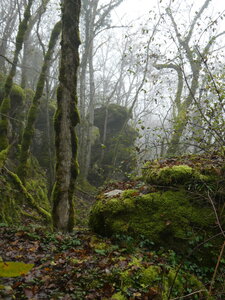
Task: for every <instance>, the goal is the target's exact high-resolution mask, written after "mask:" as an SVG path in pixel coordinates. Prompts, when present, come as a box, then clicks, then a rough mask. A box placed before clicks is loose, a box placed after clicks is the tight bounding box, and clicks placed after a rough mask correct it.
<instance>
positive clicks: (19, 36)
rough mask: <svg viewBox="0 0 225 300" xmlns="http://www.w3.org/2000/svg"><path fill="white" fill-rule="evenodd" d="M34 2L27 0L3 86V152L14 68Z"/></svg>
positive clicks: (0, 109) (0, 141)
mask: <svg viewBox="0 0 225 300" xmlns="http://www.w3.org/2000/svg"><path fill="white" fill-rule="evenodd" d="M33 1H34V0H29V1H28V5H27V7H26V9H25V12H24V18H23V20H22V22H21V23H20V25H19V29H18V33H17V36H16V49H15V52H14V58H13V64H12V67H11V70H10V72H9V75H8V76H7V78H6V82H5V86H4V97H3V101H2V103H1V107H0V114H1V121H0V151H1V150H4V149H5V148H7V147H8V145H9V140H8V133H9V125H10V122H9V119H8V114H9V111H10V105H11V103H10V92H11V90H12V85H13V77H14V76H15V74H16V67H17V64H18V59H19V54H20V51H21V49H22V46H23V41H24V36H25V33H26V30H27V26H28V22H29V19H30V16H31V15H30V9H31V5H32V3H33Z"/></svg>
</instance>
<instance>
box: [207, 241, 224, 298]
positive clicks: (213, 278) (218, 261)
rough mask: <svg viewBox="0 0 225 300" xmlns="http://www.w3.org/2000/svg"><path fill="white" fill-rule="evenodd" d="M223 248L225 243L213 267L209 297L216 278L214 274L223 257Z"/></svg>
mask: <svg viewBox="0 0 225 300" xmlns="http://www.w3.org/2000/svg"><path fill="white" fill-rule="evenodd" d="M224 248H225V241H224V242H223V245H222V248H221V251H220V254H219V256H218V259H217V263H216V267H215V270H214V273H213V277H212V280H211V282H210V288H209V295H211V293H212V288H213V285H214V282H215V278H216V274H217V271H218V268H219V264H220V261H221V258H222V256H223V251H224Z"/></svg>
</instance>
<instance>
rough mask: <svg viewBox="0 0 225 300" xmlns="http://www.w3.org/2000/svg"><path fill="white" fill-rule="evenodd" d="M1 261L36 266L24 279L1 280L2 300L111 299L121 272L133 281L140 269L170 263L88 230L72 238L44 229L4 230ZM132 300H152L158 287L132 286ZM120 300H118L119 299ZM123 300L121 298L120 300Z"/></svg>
mask: <svg viewBox="0 0 225 300" xmlns="http://www.w3.org/2000/svg"><path fill="white" fill-rule="evenodd" d="M0 259H1V261H2V262H4V263H6V264H7V262H11V261H13V262H15V261H16V262H24V263H29V264H34V266H33V268H32V269H31V271H30V272H29V273H27V274H26V275H25V274H23V272H21V276H18V277H14V278H13V277H11V278H4V277H3V278H0V280H1V282H0V286H1V289H0V299H64V300H69V299H113V298H112V295H115V294H116V293H117V295H118V292H119V291H120V290H121V289H122V286H123V282H122V281H121V276H120V275H121V272H124V271H126V270H129V272H130V274H129V276H131V277H132V276H135V272H136V271H137V269H139V268H141V266H145V267H147V266H150V265H152V264H155V263H157V264H161V265H163V264H166V263H167V261H166V260H168V257H165V256H164V257H163V256H162V257H160V256H158V255H156V253H155V252H154V251H149V250H148V251H147V249H146V248H145V247H144V245H142V247H140V248H135V249H134V248H132V246H131V245H130V246H129V240H128V241H123V242H121V243H120V244H113V243H112V242H111V241H110V240H108V239H103V238H100V237H98V236H96V235H94V234H93V233H91V232H90V231H89V230H87V229H84V228H83V229H81V228H76V230H75V231H74V233H72V234H70V235H65V234H55V233H49V232H45V231H44V230H43V228H42V227H40V226H29V227H21V228H18V227H17V228H16V227H7V226H5V225H3V224H1V227H0ZM127 293H128V294H129V295H130V297H129V299H153V298H154V296H156V295H157V291H156V290H155V289H154V288H148V289H146V288H145V289H144V288H141V287H140V286H136V287H135V286H132V287H131V288H130V289H128V290H127ZM115 299H119V298H115ZM120 299H123V298H120Z"/></svg>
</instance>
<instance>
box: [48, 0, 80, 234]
mask: <svg viewBox="0 0 225 300" xmlns="http://www.w3.org/2000/svg"><path fill="white" fill-rule="evenodd" d="M80 6H81V1H80V0H64V1H62V41H61V66H60V75H59V81H60V82H59V87H58V91H57V111H56V115H55V135H56V182H55V185H54V189H53V197H52V198H53V212H52V216H53V226H54V229H56V230H60V231H64V232H68V231H72V229H73V226H74V206H73V192H74V184H75V180H76V178H77V175H78V163H77V136H76V133H75V126H76V125H77V124H78V123H79V114H78V109H77V69H78V66H79V52H78V48H79V45H80V38H79V16H80Z"/></svg>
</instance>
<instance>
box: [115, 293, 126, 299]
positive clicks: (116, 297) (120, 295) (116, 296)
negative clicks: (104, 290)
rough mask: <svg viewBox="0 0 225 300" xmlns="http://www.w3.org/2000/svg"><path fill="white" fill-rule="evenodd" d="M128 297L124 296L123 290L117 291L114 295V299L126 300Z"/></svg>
mask: <svg viewBox="0 0 225 300" xmlns="http://www.w3.org/2000/svg"><path fill="white" fill-rule="evenodd" d="M126 299H127V298H126V297H125V296H123V294H122V293H121V292H118V293H115V294H114V295H113V296H112V300H126Z"/></svg>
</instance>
